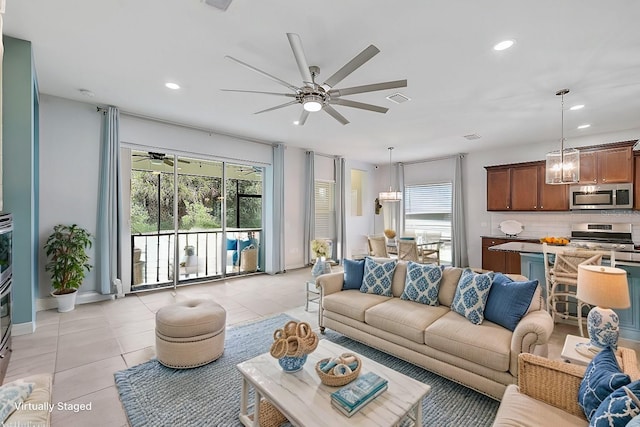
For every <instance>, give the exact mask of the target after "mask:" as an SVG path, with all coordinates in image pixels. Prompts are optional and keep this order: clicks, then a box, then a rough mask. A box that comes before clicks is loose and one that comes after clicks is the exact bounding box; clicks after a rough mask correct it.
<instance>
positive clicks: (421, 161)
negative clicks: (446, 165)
mask: <svg viewBox="0 0 640 427" xmlns="http://www.w3.org/2000/svg"><path fill="white" fill-rule="evenodd" d="M467 154H468V153H458V154H452V155H450V156H442V157H434V158H432V159H424V160H412V161H410V162H398V163H400V164H403V165H415V164H417V163H428V162H436V161H438V160H447V159H455V158H456V157H461V158H464V156H466V155H467Z"/></svg>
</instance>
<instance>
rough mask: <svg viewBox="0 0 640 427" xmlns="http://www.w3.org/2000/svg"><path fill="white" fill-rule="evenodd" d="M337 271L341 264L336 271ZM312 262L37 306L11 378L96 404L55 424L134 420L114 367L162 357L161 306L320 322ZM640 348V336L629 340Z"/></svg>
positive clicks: (558, 340)
mask: <svg viewBox="0 0 640 427" xmlns="http://www.w3.org/2000/svg"><path fill="white" fill-rule="evenodd" d="M334 271H336V270H334ZM310 278H311V276H310V269H308V268H305V269H299V270H293V271H288V272H287V273H283V274H279V275H275V276H269V275H253V276H250V277H241V278H233V279H228V280H224V281H216V282H209V283H205V284H199V285H191V286H188V287H180V288H178V289H177V292H176V294H175V295H174V294H173V292H172V290H162V291H154V292H145V293H139V294H132V295H128V296H126V297H125V298H122V299H117V300H114V301H107V302H101V303H93V304H83V305H78V306H77V307H76V309H75V310H74V311H72V312H69V313H58V312H57V311H55V310H48V311H41V312H38V313H37V330H36V331H35V333H33V334H30V335H22V336H16V337H13V354H12V356H11V362H10V364H9V369H8V372H7V376H6V377H5V382H8V381H12V380H14V379H17V378H20V377H24V376H27V375H31V374H35V373H42V372H46V373H54V375H55V376H54V386H53V398H52V401H53V403H54V404H57V403H58V402H68V403H89V402H91V403H92V405H91V408H92V410H91V411H87V412H78V413H73V412H62V411H58V410H54V411H53V413H52V425H53V426H54V427H55V426H72V427H73V426H87V425H96V426H128V423H127V418H126V416H125V413H124V411H123V409H122V405H121V404H120V400H119V397H118V392H117V389H116V387H115V383H114V377H113V374H114V373H115V372H116V371H119V370H122V369H126V368H127V367H130V366H134V365H137V364H139V363H143V362H146V361H148V360H149V359H151V358H153V357H154V356H155V347H154V345H155V335H154V328H155V312H156V311H157V310H158V309H159V308H160V307H163V306H165V305H167V304H171V303H173V302H176V301H180V300H181V299H185V298H190V297H197V296H206V297H210V298H213V299H214V300H215V301H217V302H218V303H219V304H221V305H222V306H223V307H224V308H225V309H226V310H227V325H237V324H241V323H246V322H251V321H255V320H258V319H260V318H262V317H269V316H273V315H276V314H279V313H283V312H285V313H287V314H289V315H290V316H292V317H294V318H297V319H300V320H304V321H307V322H309V323H310V324H311V325H313V327H314V328H316V327H317V324H318V320H317V305H316V304H313V303H312V304H310V305H309V312H306V311H305V309H304V303H305V298H306V295H305V282H306V280H308V279H310ZM577 329H578V328H577V327H574V326H571V325H566V324H558V325H556V328H555V330H554V333H553V335H552V337H551V342H550V345H549V357H550V358H554V359H559V358H560V352H561V350H562V346H563V344H564V338H565V336H566V334H568V333H570V334H575V335H577V334H578V332H577ZM622 344H623V345H625V346H627V347H631V348H634V349H636V351H637V352H638V354H639V355H640V343H637V342H632V341H624V342H623V343H622Z"/></svg>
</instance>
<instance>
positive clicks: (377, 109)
mask: <svg viewBox="0 0 640 427" xmlns="http://www.w3.org/2000/svg"><path fill="white" fill-rule="evenodd" d="M329 103H330V104H337V105H343V106H345V107H352V108H360V109H362V110H368V111H375V112H376V113H386V112H387V111H389V109H388V108H385V107H378V106H377V105H373V104H365V103H364V102H357V101H350V100H348V99H340V98H337V99H332V100H331V101H329Z"/></svg>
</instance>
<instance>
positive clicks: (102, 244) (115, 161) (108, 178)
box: [95, 107, 122, 295]
mask: <svg viewBox="0 0 640 427" xmlns="http://www.w3.org/2000/svg"><path fill="white" fill-rule="evenodd" d="M119 129H120V111H119V110H118V109H117V108H116V107H108V108H107V111H106V112H105V113H104V122H103V126H102V142H101V143H102V147H101V148H102V149H101V153H100V188H99V190H98V191H99V195H98V224H97V227H96V246H95V247H96V273H97V277H98V281H99V284H100V292H101V293H102V294H105V295H107V294H112V293H114V291H115V283H114V281H115V280H116V279H118V278H119V277H120V263H119V254H120V224H121V222H120V221H121V218H122V200H121V194H122V191H121V182H120V140H119Z"/></svg>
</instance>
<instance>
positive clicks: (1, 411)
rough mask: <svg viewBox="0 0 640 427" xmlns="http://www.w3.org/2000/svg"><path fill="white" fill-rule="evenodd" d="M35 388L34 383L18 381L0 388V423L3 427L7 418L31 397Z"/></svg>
mask: <svg viewBox="0 0 640 427" xmlns="http://www.w3.org/2000/svg"><path fill="white" fill-rule="evenodd" d="M34 386H35V384H34V383H31V382H25V381H24V380H16V381H13V382H10V383H7V384H4V385H3V386H1V387H0V421H1V422H2V425H4V422H5V421H6V420H7V417H8V416H9V415H10V414H11V413H12V412H13V411H15V410H16V408H17V407H18V406H19V405H20V404H21V403H22V402H24V401H25V399H27V398H28V397H29V395H30V394H31V392H32V391H33V387H34Z"/></svg>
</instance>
